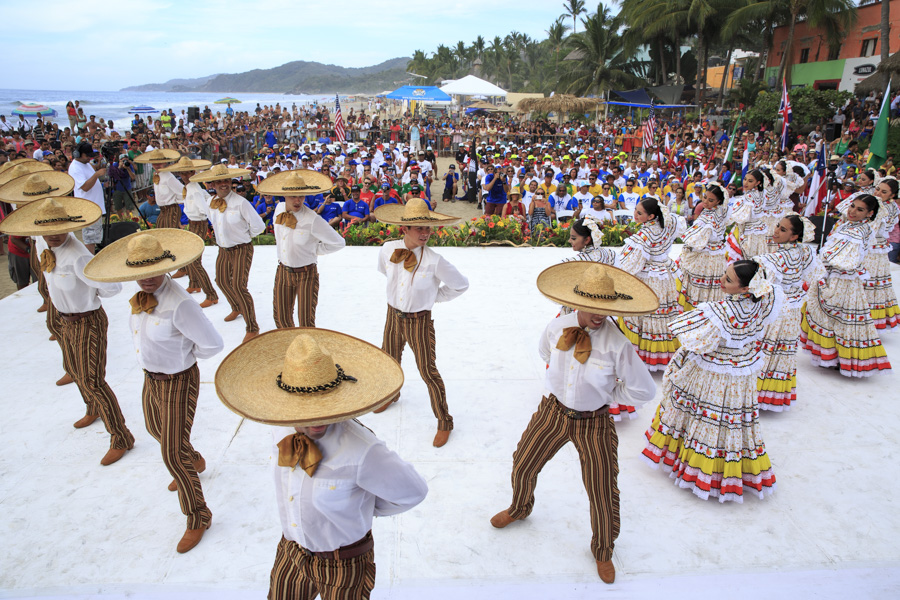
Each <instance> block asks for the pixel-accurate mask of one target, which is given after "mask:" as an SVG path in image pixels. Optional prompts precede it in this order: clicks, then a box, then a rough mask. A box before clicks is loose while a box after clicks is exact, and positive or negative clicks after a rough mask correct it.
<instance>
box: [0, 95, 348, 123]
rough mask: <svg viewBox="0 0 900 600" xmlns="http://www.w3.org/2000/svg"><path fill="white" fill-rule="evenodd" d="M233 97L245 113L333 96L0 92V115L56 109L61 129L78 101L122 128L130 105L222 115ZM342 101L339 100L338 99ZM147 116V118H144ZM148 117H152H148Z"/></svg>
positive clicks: (327, 100)
mask: <svg viewBox="0 0 900 600" xmlns="http://www.w3.org/2000/svg"><path fill="white" fill-rule="evenodd" d="M226 96H228V97H233V98H237V99H238V100H240V101H241V102H242V104H238V105H233V106H232V108H234V109H235V110H246V111H248V112H251V113H252V112H253V110H254V109H255V108H256V104H257V103H259V104H260V106H266V105H269V106H273V105H274V104H276V103H279V102H280V103H281V106H282V107H284V106H286V107H287V108H288V109H290V107H291V105H292V104H296V105H297V106H298V107H299V106H301V105H303V104H313V103H315V102H319V103H333V102H334V96H307V95H295V96H291V95H286V94H263V93H247V94H222V93H215V94H203V93H192V92H185V93H172V92H87V91H70V90H11V89H0V114H4V115H6V118H7V120H9V119H10V115H11V114H12V111H13V109H15V108H17V107H18V106H19V105H20V104H24V103H37V104H43V105H45V106H48V107H50V108H53V109H56V112H57V113H58V115H57V116H56V117H55V118H54V119H53V120H54V121H55V122H56V123H57V124H59V125H60V128H62V126H63V125H68V118H67V117H66V103H67V102H69V101H70V100H71V101H73V102H74V101H75V100H78V101H79V102H80V103H81V106H82V107H83V108H84V113H85V114H86V115H88V116H89V117H90V115H96V117H97V120H98V121H99V120H100V119H101V118H103V119H106V120H107V121H108V120H109V119H112V120H113V121H115V122H116V127H117V128H118V127H125V126H126V125H127V124H128V123H130V122H131V119H132V118H133V115H130V114H129V113H128V109H130V108H132V107H134V106H141V105H149V106H152V107H153V108H156V109H159V110H161V111H162V110H167V109H169V108H171V109H172V110H173V111H175V114H176V115H181V111H182V110H184V111H187V109H188V107H189V106H198V107H200V110H203V109H204V107H205V106H209V108H210V109H211V110H212V111H213V114H215V112H216V111H222V112H223V113H224V112H225V108H226V106H225V105H224V104H214V102H215V101H216V100H218V99H219V98H224V97H226ZM342 101H343V98H342ZM145 116H147V115H145ZM150 116H153V115H152V114H150Z"/></svg>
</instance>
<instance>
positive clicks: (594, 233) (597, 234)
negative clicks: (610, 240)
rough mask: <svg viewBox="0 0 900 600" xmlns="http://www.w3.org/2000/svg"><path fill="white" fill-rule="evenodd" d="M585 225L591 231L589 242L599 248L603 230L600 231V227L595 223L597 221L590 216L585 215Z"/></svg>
mask: <svg viewBox="0 0 900 600" xmlns="http://www.w3.org/2000/svg"><path fill="white" fill-rule="evenodd" d="M584 224H585V226H586V227H587V228H588V229H589V230H590V232H591V243H592V245H593V246H594V247H595V248H599V247H600V246H602V245H603V232H601V231H600V227H599V226H598V225H597V221H595V220H594V219H592V218H590V217H585V219H584Z"/></svg>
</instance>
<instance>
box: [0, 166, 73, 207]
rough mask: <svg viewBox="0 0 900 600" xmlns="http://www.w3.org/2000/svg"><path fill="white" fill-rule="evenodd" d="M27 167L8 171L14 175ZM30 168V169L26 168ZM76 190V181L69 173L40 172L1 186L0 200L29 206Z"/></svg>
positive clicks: (17, 167)
mask: <svg viewBox="0 0 900 600" xmlns="http://www.w3.org/2000/svg"><path fill="white" fill-rule="evenodd" d="M21 167H26V166H25V165H17V166H16V167H13V168H12V169H10V171H8V173H12V172H14V171H16V170H18V169H19V168H21ZM26 168H30V167H26ZM74 189H75V180H74V179H72V177H70V176H69V174H68V173H62V172H60V171H54V170H53V169H50V170H49V171H38V172H32V173H31V174H30V175H23V176H21V177H16V178H15V179H13V180H12V181H9V182H8V183H6V184H4V185H3V186H0V200H3V201H4V202H10V203H12V204H19V205H22V204H28V203H29V202H34V201H35V200H40V199H41V198H48V197H50V196H65V195H67V194H71V193H72V190H74Z"/></svg>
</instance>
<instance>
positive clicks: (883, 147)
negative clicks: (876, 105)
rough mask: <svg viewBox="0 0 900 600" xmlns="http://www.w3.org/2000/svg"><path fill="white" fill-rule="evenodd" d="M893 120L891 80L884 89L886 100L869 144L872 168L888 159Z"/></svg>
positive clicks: (877, 167)
mask: <svg viewBox="0 0 900 600" xmlns="http://www.w3.org/2000/svg"><path fill="white" fill-rule="evenodd" d="M890 120H891V82H890V81H888V86H887V89H886V90H884V100H882V102H881V111H879V113H878V123H876V124H875V131H874V132H873V133H872V143H871V144H870V145H869V161H868V162H867V163H866V166H867V167H868V168H870V169H879V168H881V165H883V164H884V161H886V160H887V141H888V127H889V126H890Z"/></svg>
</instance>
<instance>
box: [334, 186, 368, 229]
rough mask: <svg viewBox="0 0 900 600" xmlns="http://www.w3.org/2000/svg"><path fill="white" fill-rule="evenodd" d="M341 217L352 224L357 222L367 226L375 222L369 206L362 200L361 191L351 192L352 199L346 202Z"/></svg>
mask: <svg viewBox="0 0 900 600" xmlns="http://www.w3.org/2000/svg"><path fill="white" fill-rule="evenodd" d="M354 187H357V186H354ZM341 216H342V217H343V218H344V221H346V222H348V223H350V224H353V223H357V222H358V223H362V224H366V223H369V222H373V221H374V220H375V219H374V218H373V217H372V215H371V214H370V211H369V205H368V204H366V202H365V201H364V200H361V199H360V197H359V190H351V191H350V199H349V200H347V201H346V202H344V206H343V211H342V214H341Z"/></svg>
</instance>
